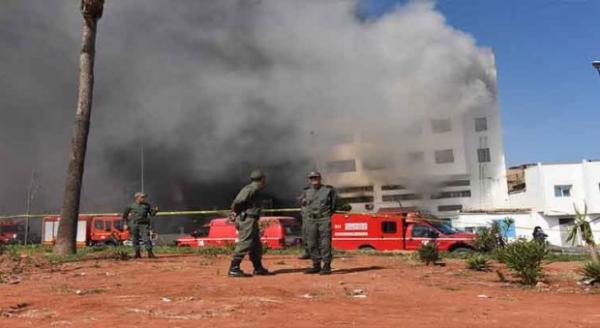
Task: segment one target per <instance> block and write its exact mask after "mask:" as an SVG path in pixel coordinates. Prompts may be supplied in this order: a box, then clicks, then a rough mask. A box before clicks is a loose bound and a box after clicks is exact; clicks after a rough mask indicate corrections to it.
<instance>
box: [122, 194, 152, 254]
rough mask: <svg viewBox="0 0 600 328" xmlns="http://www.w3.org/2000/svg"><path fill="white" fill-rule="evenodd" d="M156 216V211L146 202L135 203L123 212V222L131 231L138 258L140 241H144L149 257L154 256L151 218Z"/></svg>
mask: <svg viewBox="0 0 600 328" xmlns="http://www.w3.org/2000/svg"><path fill="white" fill-rule="evenodd" d="M154 215H156V211H155V210H154V209H152V207H151V206H150V204H148V203H146V202H142V203H140V204H138V203H135V202H134V203H132V204H131V205H129V206H127V208H126V209H125V211H124V212H123V220H124V221H125V222H128V223H127V225H128V226H129V229H130V231H131V235H132V241H133V247H134V249H135V254H136V257H139V256H140V241H142V240H143V241H144V246H145V248H146V251H148V255H149V256H153V255H154V254H153V252H152V241H151V240H150V231H151V230H152V229H151V224H150V216H154Z"/></svg>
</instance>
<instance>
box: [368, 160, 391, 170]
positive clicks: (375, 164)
mask: <svg viewBox="0 0 600 328" xmlns="http://www.w3.org/2000/svg"><path fill="white" fill-rule="evenodd" d="M386 163H389V161H386V160H374V159H365V160H363V168H364V169H365V170H369V171H375V170H383V169H385V168H387V167H388V165H387V164H386Z"/></svg>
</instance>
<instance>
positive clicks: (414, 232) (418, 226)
mask: <svg viewBox="0 0 600 328" xmlns="http://www.w3.org/2000/svg"><path fill="white" fill-rule="evenodd" d="M434 234H437V231H435V230H434V229H433V228H431V227H430V226H429V225H428V224H426V223H418V222H416V223H415V222H411V223H409V224H408V228H407V230H406V249H407V250H411V251H415V250H418V249H419V248H421V245H423V244H424V243H427V242H428V241H430V240H434V239H435V238H432V237H433V236H434Z"/></svg>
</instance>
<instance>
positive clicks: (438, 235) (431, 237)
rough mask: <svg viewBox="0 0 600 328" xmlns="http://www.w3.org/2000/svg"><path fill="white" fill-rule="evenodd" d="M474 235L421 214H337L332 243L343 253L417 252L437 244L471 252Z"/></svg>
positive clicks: (440, 246)
mask: <svg viewBox="0 0 600 328" xmlns="http://www.w3.org/2000/svg"><path fill="white" fill-rule="evenodd" d="M475 236H476V235H475V234H470V233H460V232H457V231H456V230H454V229H452V227H450V226H449V225H447V224H445V223H444V222H442V221H438V220H436V221H433V220H428V219H427V218H425V217H424V216H421V215H420V214H419V213H348V214H341V213H337V214H334V215H333V216H332V242H333V247H334V248H335V249H342V250H357V249H359V250H381V251H391V250H409V251H413V250H417V249H419V248H420V247H421V245H422V244H424V243H426V242H429V241H434V242H436V243H437V245H438V249H439V250H440V251H451V252H452V251H458V252H462V251H469V250H472V249H473V240H474V238H475Z"/></svg>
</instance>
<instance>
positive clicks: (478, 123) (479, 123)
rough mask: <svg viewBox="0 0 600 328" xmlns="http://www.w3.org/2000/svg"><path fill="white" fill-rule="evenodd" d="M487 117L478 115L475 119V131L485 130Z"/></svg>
mask: <svg viewBox="0 0 600 328" xmlns="http://www.w3.org/2000/svg"><path fill="white" fill-rule="evenodd" d="M487 129H488V126H487V118H485V117H478V118H476V119H475V132H481V131H487Z"/></svg>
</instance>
